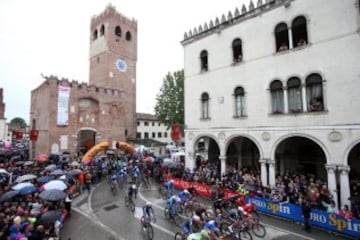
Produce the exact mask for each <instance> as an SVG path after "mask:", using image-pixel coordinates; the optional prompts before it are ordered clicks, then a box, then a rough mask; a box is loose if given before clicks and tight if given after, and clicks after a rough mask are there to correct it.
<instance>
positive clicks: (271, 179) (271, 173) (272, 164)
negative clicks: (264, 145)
mask: <svg viewBox="0 0 360 240" xmlns="http://www.w3.org/2000/svg"><path fill="white" fill-rule="evenodd" d="M267 163H268V164H269V184H270V185H271V186H272V187H273V186H275V160H268V161H267Z"/></svg>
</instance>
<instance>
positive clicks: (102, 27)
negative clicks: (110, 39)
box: [100, 24, 105, 36]
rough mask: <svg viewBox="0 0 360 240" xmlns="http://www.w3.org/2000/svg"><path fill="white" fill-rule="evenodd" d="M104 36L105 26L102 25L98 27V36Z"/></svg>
mask: <svg viewBox="0 0 360 240" xmlns="http://www.w3.org/2000/svg"><path fill="white" fill-rule="evenodd" d="M104 34H105V26H104V24H103V25H101V27H100V36H103V35H104Z"/></svg>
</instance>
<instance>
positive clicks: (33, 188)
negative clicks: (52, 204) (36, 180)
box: [19, 186, 38, 195]
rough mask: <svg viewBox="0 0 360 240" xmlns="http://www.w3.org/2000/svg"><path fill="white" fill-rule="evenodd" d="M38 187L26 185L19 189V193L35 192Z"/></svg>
mask: <svg viewBox="0 0 360 240" xmlns="http://www.w3.org/2000/svg"><path fill="white" fill-rule="evenodd" d="M37 190H38V189H37V187H35V186H27V187H23V188H22V189H20V191H19V194H20V195H26V194H29V193H34V192H36V191H37Z"/></svg>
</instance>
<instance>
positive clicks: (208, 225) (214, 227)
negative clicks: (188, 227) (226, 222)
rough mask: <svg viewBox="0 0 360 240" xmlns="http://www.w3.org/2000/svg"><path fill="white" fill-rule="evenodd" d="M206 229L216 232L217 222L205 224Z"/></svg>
mask: <svg viewBox="0 0 360 240" xmlns="http://www.w3.org/2000/svg"><path fill="white" fill-rule="evenodd" d="M204 227H206V228H208V229H211V230H212V231H215V230H216V229H217V226H216V222H215V220H210V221H208V222H206V223H205V224H204Z"/></svg>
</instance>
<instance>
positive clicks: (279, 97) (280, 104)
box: [270, 80, 284, 114]
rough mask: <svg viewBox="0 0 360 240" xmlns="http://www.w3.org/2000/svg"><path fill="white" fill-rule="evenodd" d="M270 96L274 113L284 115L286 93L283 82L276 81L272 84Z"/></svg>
mask: <svg viewBox="0 0 360 240" xmlns="http://www.w3.org/2000/svg"><path fill="white" fill-rule="evenodd" d="M270 94H271V110H272V113H274V114H279V113H284V91H283V85H282V83H281V81H279V80H275V81H273V82H272V83H271V84H270Z"/></svg>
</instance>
